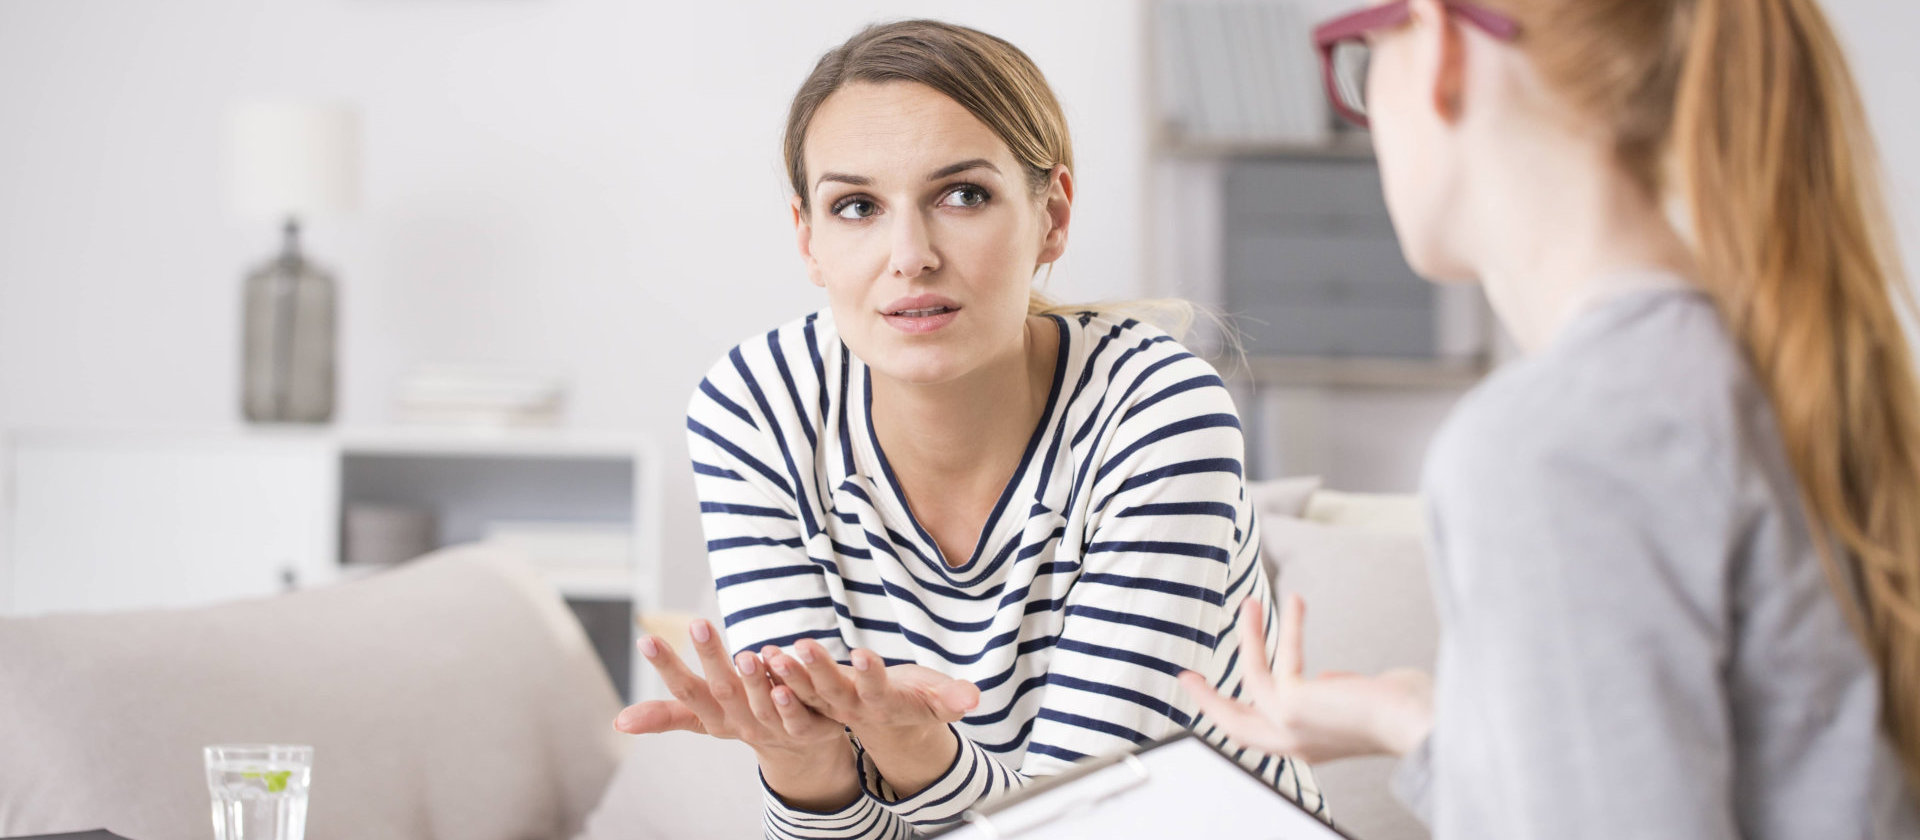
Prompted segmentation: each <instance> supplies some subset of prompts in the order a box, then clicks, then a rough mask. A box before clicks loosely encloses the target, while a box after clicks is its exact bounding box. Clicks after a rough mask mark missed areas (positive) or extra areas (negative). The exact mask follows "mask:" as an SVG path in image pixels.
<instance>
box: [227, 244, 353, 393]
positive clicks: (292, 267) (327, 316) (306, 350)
mask: <svg viewBox="0 0 1920 840" xmlns="http://www.w3.org/2000/svg"><path fill="white" fill-rule="evenodd" d="M336 297H337V292H336V286H335V283H334V278H333V275H332V274H331V273H329V272H327V271H326V270H325V269H323V268H321V267H320V266H318V265H316V264H314V262H313V261H311V260H309V259H307V257H306V256H305V255H304V254H302V253H301V252H300V226H299V223H298V222H296V221H294V220H293V219H288V220H287V224H286V238H285V240H284V244H283V246H282V249H281V251H280V254H279V255H278V256H276V257H274V258H273V259H271V260H268V261H267V262H265V263H263V264H262V265H261V266H260V267H259V268H256V269H254V270H253V272H252V273H250V274H248V275H247V280H246V295H245V298H246V299H245V304H244V313H243V318H244V321H245V325H244V327H243V329H242V339H241V341H242V348H241V393H242V398H241V402H242V405H241V407H242V411H243V412H244V413H245V415H246V418H247V419H248V420H251V421H253V422H256V423H325V422H328V421H330V420H332V419H333V403H334V377H335V372H334V358H335V356H334V346H335V318H336Z"/></svg>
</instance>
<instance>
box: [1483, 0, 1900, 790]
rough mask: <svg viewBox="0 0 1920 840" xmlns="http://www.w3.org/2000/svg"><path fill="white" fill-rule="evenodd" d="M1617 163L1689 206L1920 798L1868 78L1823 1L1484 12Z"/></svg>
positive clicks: (1896, 268)
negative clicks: (1495, 15) (1501, 15)
mask: <svg viewBox="0 0 1920 840" xmlns="http://www.w3.org/2000/svg"><path fill="white" fill-rule="evenodd" d="M1484 1H1485V2H1487V3H1488V5H1491V6H1495V7H1498V8H1501V9H1502V10H1505V11H1508V12H1510V13H1511V14H1512V15H1513V16H1514V17H1515V18H1516V19H1517V20H1519V22H1520V25H1521V29H1522V31H1523V32H1524V33H1525V39H1526V42H1525V43H1526V49H1527V50H1528V52H1529V55H1530V57H1531V58H1532V59H1533V61H1534V63H1535V65H1536V66H1537V67H1538V68H1539V69H1540V71H1541V72H1542V74H1543V76H1544V77H1545V78H1546V79H1547V82H1548V84H1549V85H1550V86H1551V87H1552V88H1554V89H1555V90H1556V91H1557V92H1558V93H1559V94H1561V95H1563V96H1565V97H1566V98H1567V99H1568V100H1569V101H1571V102H1572V103H1574V104H1575V105H1576V106H1577V107H1580V108H1582V109H1583V110H1584V112H1585V113H1588V114H1592V115H1597V116H1598V117H1600V118H1602V119H1603V120H1605V121H1606V123H1607V124H1608V125H1610V126H1611V127H1612V129H1613V132H1614V138H1613V139H1614V146H1615V151H1616V155H1617V157H1618V159H1619V162H1620V163H1621V164H1622V165H1623V166H1624V167H1626V168H1627V170H1628V171H1630V172H1632V173H1633V174H1634V175H1635V176H1636V177H1637V178H1639V179H1640V180H1642V181H1643V182H1644V184H1645V186H1646V187H1647V188H1648V189H1649V190H1650V191H1651V192H1652V193H1653V194H1656V195H1660V194H1674V195H1677V196H1679V197H1682V198H1684V199H1685V200H1686V204H1687V205H1688V211H1689V213H1690V218H1689V220H1688V221H1689V223H1690V225H1691V229H1692V235H1693V237H1694V239H1695V252H1696V253H1695V256H1696V258H1697V259H1698V261H1699V265H1700V269H1701V280H1702V282H1703V283H1704V285H1705V287H1706V288H1707V290H1708V291H1709V292H1710V293H1711V294H1712V296H1713V298H1714V300H1715V302H1716V304H1717V306H1718V308H1719V309H1720V311H1721V314H1722V316H1723V317H1724V318H1725V319H1726V321H1727V323H1728V325H1729V327H1730V328H1731V330H1732V331H1733V333H1734V335H1735V336H1736V337H1737V338H1738V340H1739V342H1740V344H1741V345H1742V347H1743V349H1744V351H1745V353H1746V355H1747V356H1748V359H1749V361H1750V362H1751V364H1752V365H1753V367H1754V370H1755V371H1756V373H1757V374H1758V376H1759V379H1760V382H1761V383H1762V385H1763V386H1764V387H1765V388H1766V391H1767V394H1768V396H1769V398H1770V400H1771V402H1772V405H1773V409H1774V412H1775V413H1776V414H1777V415H1778V419H1779V425H1780V432H1781V437H1782V438H1783V440H1784V442H1785V445H1786V451H1787V454H1788V456H1789V458H1790V460H1791V461H1792V464H1793V470H1794V473H1795V476H1796V477H1797V479H1798V483H1799V486H1800V491H1801V495H1802V499H1803V504H1804V506H1805V508H1806V510H1807V513H1808V518H1809V520H1810V523H1811V525H1812V526H1813V530H1814V532H1815V535H1816V539H1817V544H1818V546H1819V548H1820V554H1821V558H1822V562H1823V564H1824V565H1825V567H1826V570H1827V572H1828V577H1829V579H1830V580H1831V581H1832V583H1833V587H1834V590H1835V593H1836V594H1837V595H1838V596H1839V597H1840V599H1841V602H1842V603H1843V605H1844V606H1845V608H1846V610H1847V612H1848V614H1849V616H1850V618H1851V619H1852V620H1853V622H1854V625H1855V627H1856V629H1857V630H1858V631H1859V633H1860V635H1861V638H1862V640H1863V641H1864V643H1865V645H1866V647H1867V650H1868V652H1869V654H1870V655H1871V657H1872V659H1873V662H1874V663H1875V665H1876V666H1877V667H1878V669H1879V671H1880V674H1881V682H1882V686H1883V689H1882V690H1883V697H1882V702H1881V706H1882V710H1883V723H1884V725H1885V728H1886V729H1887V731H1888V733H1889V734H1890V735H1891V737H1892V740H1893V741H1894V743H1895V744H1896V746H1897V747H1898V749H1899V752H1900V755H1901V757H1902V759H1903V761H1904V763H1905V766H1906V770H1907V781H1908V783H1909V785H1911V786H1913V787H1914V788H1915V789H1916V790H1920V388H1917V387H1916V383H1915V377H1914V369H1913V363H1912V356H1911V355H1910V348H1909V347H1908V343H1907V339H1906V336H1905V334H1904V333H1903V332H1902V330H1901V317H1900V315H1901V312H1902V311H1903V310H1904V311H1906V312H1909V313H1910V312H1912V311H1913V301H1912V299H1911V297H1910V292H1909V291H1908V289H1907V286H1906V284H1905V282H1904V280H1903V279H1902V278H1903V274H1902V271H1901V267H1900V265H1899V260H1898V258H1897V257H1896V255H1895V251H1894V249H1893V245H1892V241H1891V237H1890V235H1889V230H1888V223H1887V216H1886V210H1885V205H1884V203H1883V200H1882V198H1881V196H1880V195H1879V193H1878V187H1877V184H1878V183H1879V180H1880V177H1879V173H1878V164H1877V161H1876V157H1875V154H1874V150H1873V145H1872V142H1871V139H1870V138H1869V135H1868V132H1867V127H1866V119H1865V115H1864V111H1863V108H1862V106H1861V103H1860V98H1859V94H1858V92H1857V90H1856V88H1855V85H1854V82H1853V78H1852V76H1851V74H1850V72H1849V71H1848V69H1847V64H1846V60H1845V57H1844V55H1843V54H1842V51H1841V49H1840V44H1839V42H1838V40H1837V39H1836V38H1835V37H1834V33H1833V30H1832V28H1831V27H1830V26H1829V25H1828V23H1827V20H1826V18H1825V16H1824V15H1823V14H1822V13H1821V11H1820V8H1819V7H1818V5H1817V4H1816V3H1815V2H1814V0H1670V1H1669V2H1648V0H1484Z"/></svg>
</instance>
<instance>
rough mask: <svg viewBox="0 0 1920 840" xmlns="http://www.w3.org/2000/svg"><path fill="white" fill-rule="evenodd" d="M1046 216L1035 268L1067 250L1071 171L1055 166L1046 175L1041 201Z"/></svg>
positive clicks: (1071, 194) (1070, 206) (1071, 197)
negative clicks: (1044, 230) (1044, 189)
mask: <svg viewBox="0 0 1920 840" xmlns="http://www.w3.org/2000/svg"><path fill="white" fill-rule="evenodd" d="M1040 209H1041V212H1042V213H1043V214H1044V215H1045V216H1046V225H1047V227H1046V233H1045V235H1043V236H1042V237H1041V238H1040V257H1039V258H1038V259H1036V260H1034V262H1035V263H1036V264H1035V266H1034V267H1035V268H1039V267H1040V266H1042V265H1046V264H1047V263H1050V262H1053V261H1054V260H1057V259H1060V256H1061V255H1062V254H1065V253H1066V252H1067V227H1068V225H1070V224H1072V222H1073V173H1072V172H1069V171H1067V168H1066V167H1065V166H1056V167H1054V168H1053V172H1052V173H1051V174H1049V175H1048V176H1047V193H1046V196H1045V197H1044V198H1043V199H1042V201H1041V206H1040Z"/></svg>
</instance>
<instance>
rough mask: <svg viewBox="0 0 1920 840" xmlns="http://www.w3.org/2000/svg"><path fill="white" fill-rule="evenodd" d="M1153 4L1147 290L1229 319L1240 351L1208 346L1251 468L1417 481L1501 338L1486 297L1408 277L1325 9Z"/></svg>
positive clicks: (1376, 483) (1223, 1) (1194, 1)
mask: <svg viewBox="0 0 1920 840" xmlns="http://www.w3.org/2000/svg"><path fill="white" fill-rule="evenodd" d="M1146 6H1147V8H1146V11H1145V14H1146V18H1145V25H1144V29H1145V38H1146V42H1147V43H1146V50H1147V52H1148V54H1149V55H1150V56H1151V61H1150V62H1149V64H1150V66H1151V70H1150V74H1151V78H1150V79H1149V80H1148V84H1147V85H1146V86H1145V87H1146V90H1147V92H1148V93H1147V100H1148V101H1147V103H1146V107H1145V108H1143V112H1144V113H1145V115H1146V119H1147V120H1148V123H1149V124H1148V126H1147V132H1148V137H1149V142H1150V147H1149V170H1150V173H1151V174H1150V178H1151V182H1150V184H1149V194H1150V195H1152V196H1153V200H1152V201H1151V202H1150V203H1149V210H1148V213H1149V221H1148V234H1149V237H1148V240H1149V243H1150V244H1149V254H1148V263H1149V265H1150V266H1151V271H1150V280H1149V292H1150V293H1151V294H1154V295H1165V296H1173V297H1181V298H1185V299H1188V300H1193V301H1196V302H1198V303H1200V304H1202V305H1204V306H1206V307H1208V308H1209V309H1211V310H1213V311H1215V312H1219V313H1221V314H1222V315H1224V316H1225V321H1226V323H1227V329H1229V330H1231V331H1232V334H1233V336H1234V339H1235V340H1231V341H1230V340H1228V338H1227V336H1226V333H1225V331H1223V330H1216V329H1211V328H1210V327H1209V325H1207V324H1204V323H1203V324H1201V325H1200V326H1199V328H1198V329H1197V330H1196V333H1195V335H1194V336H1193V337H1192V339H1191V341H1190V343H1192V344H1194V345H1195V346H1196V349H1199V350H1202V351H1203V352H1209V353H1211V354H1212V356H1213V358H1214V361H1215V362H1216V365H1217V366H1218V367H1219V368H1220V369H1221V372H1222V374H1223V375H1224V376H1226V378H1227V379H1228V382H1229V384H1230V385H1231V386H1232V387H1233V388H1234V390H1235V392H1236V401H1237V402H1238V404H1239V407H1240V409H1241V412H1242V415H1243V420H1244V422H1245V425H1246V427H1247V429H1248V470H1249V474H1250V475H1251V476H1253V477H1256V478H1272V477H1278V476H1282V475H1300V474H1318V475H1322V476H1325V477H1327V479H1328V481H1329V483H1330V484H1331V485H1332V486H1337V487H1340V488H1342V489H1349V490H1376V491H1397V492H1405V491H1409V490H1412V489H1414V484H1415V477H1416V476H1417V474H1418V471H1419V463H1420V459H1421V452H1422V451H1423V450H1424V448H1425V443H1426V440H1427V439H1428V437H1430V435H1431V433H1432V431H1433V429H1434V427H1436V426H1437V425H1438V422H1439V420H1440V418H1442V417H1444V415H1445V413H1446V410H1447V409H1448V408H1449V407H1450V406H1451V405H1452V403H1453V402H1454V401H1455V400H1457V399H1458V398H1459V397H1460V396H1461V395H1462V394H1464V392H1465V391H1466V390H1467V389H1469V388H1471V387H1472V386H1473V385H1474V384H1475V383H1477V382H1478V381H1479V380H1480V379H1481V378H1482V377H1483V376H1484V375H1485V374H1486V373H1487V371H1488V370H1490V369H1491V367H1492V366H1493V364H1494V363H1495V361H1496V360H1497V359H1498V358H1499V357H1500V356H1501V355H1502V352H1501V349H1500V348H1501V344H1500V340H1499V336H1498V335H1497V334H1496V326H1495V323H1494V320H1493V318H1492V314H1491V311H1490V309H1489V308H1488V306H1487V303H1486V301H1485V298H1484V296H1483V295H1482V294H1481V292H1480V291H1479V290H1478V289H1477V288H1475V287H1470V286H1439V285H1434V284H1431V283H1428V282H1426V281H1424V280H1422V279H1420V278H1419V277H1417V276H1415V275H1414V274H1413V272H1412V270H1411V269H1410V268H1409V267H1408V266H1407V264H1406V262H1405V259H1404V257H1403V256H1402V254H1401V250H1400V245H1399V242H1398V240H1397V239H1396V237H1395V235H1394V231H1393V226H1392V221H1391V219H1390V218H1389V216H1388V213H1387V208H1386V204H1385V201H1384V199H1383V198H1382V195H1381V186H1380V173H1379V168H1378V166H1377V165H1376V163H1375V161H1374V157H1373V149H1372V143H1371V140H1370V139H1369V138H1368V137H1367V136H1366V135H1365V134H1364V133H1363V132H1358V131H1353V130H1349V129H1345V128H1343V127H1341V126H1338V125H1336V123H1335V121H1334V118H1333V115H1332V112H1331V109H1330V108H1329V107H1328V106H1327V105H1326V99H1325V93H1324V86H1323V81H1322V78H1321V74H1320V67H1319V61H1318V58H1317V56H1315V55H1314V52H1313V48H1312V43H1311V34H1310V27H1311V24H1312V23H1313V20H1312V16H1313V15H1315V14H1317V13H1318V12H1319V11H1321V10H1323V9H1324V8H1325V4H1319V3H1303V2H1294V0H1150V2H1149V3H1148V4H1146ZM1240 350H1244V356H1242V355H1241V354H1240V353H1239V352H1238V351H1240Z"/></svg>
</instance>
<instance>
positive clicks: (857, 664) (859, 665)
mask: <svg viewBox="0 0 1920 840" xmlns="http://www.w3.org/2000/svg"><path fill="white" fill-rule="evenodd" d="M853 670H855V671H865V670H867V658H866V657H864V656H856V657H854V658H853Z"/></svg>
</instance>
